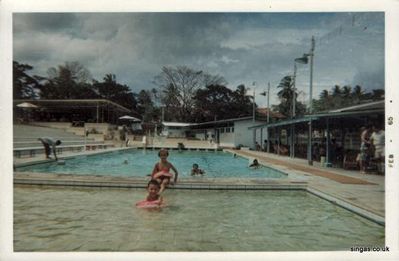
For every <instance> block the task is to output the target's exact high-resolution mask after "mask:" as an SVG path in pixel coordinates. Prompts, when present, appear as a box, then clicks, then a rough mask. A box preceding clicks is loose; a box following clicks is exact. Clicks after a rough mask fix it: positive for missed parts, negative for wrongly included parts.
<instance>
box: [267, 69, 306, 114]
mask: <svg viewBox="0 0 399 261" xmlns="http://www.w3.org/2000/svg"><path fill="white" fill-rule="evenodd" d="M293 84H294V79H293V77H292V76H289V75H288V76H285V77H283V78H282V79H281V81H280V83H279V85H278V86H277V88H280V89H281V90H280V91H279V92H278V93H277V95H278V97H279V99H280V104H278V105H277V106H274V107H273V108H274V110H278V111H279V112H280V113H282V114H283V115H285V116H287V117H291V116H292V115H293V98H294V97H295V115H301V114H303V113H304V112H305V110H306V109H305V108H306V107H305V105H304V104H302V103H301V102H299V101H297V97H298V93H297V92H295V91H294V88H293ZM294 95H295V96H294Z"/></svg>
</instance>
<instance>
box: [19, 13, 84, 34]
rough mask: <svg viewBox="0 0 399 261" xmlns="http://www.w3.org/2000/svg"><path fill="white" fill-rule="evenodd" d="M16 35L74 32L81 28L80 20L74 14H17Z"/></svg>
mask: <svg viewBox="0 0 399 261" xmlns="http://www.w3.org/2000/svg"><path fill="white" fill-rule="evenodd" d="M13 25H14V26H13V31H14V33H19V32H26V31H36V32H59V31H62V30H68V31H71V32H72V31H73V29H74V28H75V27H76V26H79V19H77V17H76V14H73V13H15V14H14V15H13Z"/></svg>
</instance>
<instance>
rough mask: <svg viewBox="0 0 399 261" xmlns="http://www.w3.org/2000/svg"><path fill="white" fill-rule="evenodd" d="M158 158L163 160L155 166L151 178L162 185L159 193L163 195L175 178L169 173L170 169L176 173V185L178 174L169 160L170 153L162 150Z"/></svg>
mask: <svg viewBox="0 0 399 261" xmlns="http://www.w3.org/2000/svg"><path fill="white" fill-rule="evenodd" d="M158 156H159V157H160V158H161V160H160V161H159V162H157V163H156V164H155V166H154V169H153V171H152V174H151V177H152V178H153V179H155V180H156V181H158V182H159V184H161V189H160V190H159V193H162V192H163V191H164V190H165V188H166V186H167V185H168V184H169V182H170V179H171V178H172V177H173V174H171V173H170V172H169V171H170V169H172V170H173V171H174V173H175V177H174V183H176V182H177V176H178V173H177V170H176V168H175V167H174V166H173V165H172V163H170V162H169V161H168V160H167V158H168V156H169V152H168V151H167V150H166V149H161V150H160V151H159V153H158Z"/></svg>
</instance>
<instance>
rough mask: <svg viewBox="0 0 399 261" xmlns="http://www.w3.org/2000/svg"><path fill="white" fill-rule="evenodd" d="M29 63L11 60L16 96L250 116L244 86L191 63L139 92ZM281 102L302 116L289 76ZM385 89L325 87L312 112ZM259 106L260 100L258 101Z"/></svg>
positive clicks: (202, 115) (72, 66)
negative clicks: (38, 71) (42, 70)
mask: <svg viewBox="0 0 399 261" xmlns="http://www.w3.org/2000/svg"><path fill="white" fill-rule="evenodd" d="M32 69H33V67H32V66H31V65H29V64H21V63H19V62H17V61H14V62H13V95H14V99H107V100H110V101H113V102H116V103H118V104H120V105H122V106H124V107H126V108H128V109H130V110H133V111H135V112H137V113H138V114H139V115H137V116H141V117H142V119H143V120H144V121H145V122H151V121H160V120H161V118H162V117H163V120H165V121H178V122H206V121H213V120H222V119H229V118H238V117H244V116H250V115H252V109H253V107H252V106H253V103H252V99H251V97H250V96H248V95H247V94H246V92H247V88H246V87H245V85H244V84H241V85H239V86H237V87H236V89H235V90H232V89H230V88H228V87H227V81H226V80H225V79H224V78H223V77H222V76H220V75H212V74H210V73H207V72H204V71H197V70H194V69H192V68H189V67H187V66H175V67H173V66H164V67H162V68H161V71H160V73H159V74H158V75H156V76H155V77H154V78H153V84H154V85H155V86H156V88H152V89H150V90H140V91H139V92H138V93H135V92H133V91H132V89H131V88H130V87H129V86H128V85H125V84H120V83H118V82H117V79H116V76H115V74H112V73H109V74H106V75H105V76H104V77H103V79H102V80H101V81H98V80H96V79H93V77H92V76H91V73H90V71H89V70H88V69H86V68H85V67H84V66H83V65H81V64H80V63H79V62H65V63H64V64H62V65H58V66H57V67H52V68H49V69H48V71H47V76H38V75H33V76H31V75H30V74H29V71H31V70H32ZM277 88H279V89H280V91H279V92H278V98H279V101H280V103H279V104H278V105H273V106H272V109H273V110H274V111H278V112H280V113H282V114H283V115H285V116H286V117H290V116H291V115H292V113H293V109H294V108H293V101H294V100H295V114H296V115H298V116H299V115H302V114H304V113H305V112H306V106H305V105H304V104H302V103H301V102H299V101H297V96H298V94H297V92H296V90H295V89H294V86H293V78H292V76H285V77H283V78H282V80H281V82H280V83H279V85H278V86H277ZM383 95H384V90H373V92H372V93H366V92H364V91H363V90H362V88H361V87H360V86H356V87H355V88H354V89H353V90H352V89H351V87H350V86H344V87H342V88H341V87H340V86H338V85H336V86H334V87H333V89H332V90H331V91H327V90H323V91H322V93H321V94H320V97H319V99H315V100H313V108H314V111H315V112H317V111H325V110H330V109H336V108H340V107H345V106H348V105H351V104H354V103H355V104H356V103H360V102H362V101H365V100H370V99H371V100H376V99H383ZM255 106H256V104H255Z"/></svg>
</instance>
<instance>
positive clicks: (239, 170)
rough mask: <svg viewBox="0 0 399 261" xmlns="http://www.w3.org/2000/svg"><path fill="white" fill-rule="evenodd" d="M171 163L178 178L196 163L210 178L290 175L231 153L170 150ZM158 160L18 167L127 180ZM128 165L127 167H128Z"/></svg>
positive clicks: (115, 155)
mask: <svg viewBox="0 0 399 261" xmlns="http://www.w3.org/2000/svg"><path fill="white" fill-rule="evenodd" d="M169 153H170V155H169V158H168V160H169V161H170V162H171V163H172V164H173V165H174V166H175V167H176V168H177V170H178V171H179V178H187V177H191V175H190V173H191V168H192V165H193V164H194V163H197V164H198V165H199V166H200V168H201V169H203V170H205V172H206V174H205V177H209V178H230V177H243V178H246V177H247V178H284V177H286V176H287V175H286V174H284V173H283V172H280V171H278V170H275V169H272V168H268V167H265V166H264V167H262V168H258V169H250V168H248V159H245V158H242V157H233V155H232V154H230V153H226V152H222V151H215V152H208V151H181V152H179V151H170V152H169ZM157 161H159V157H158V151H152V150H137V149H131V150H123V151H118V152H111V153H102V154H97V155H92V156H78V157H75V158H72V159H67V160H66V164H65V165H57V163H56V162H52V163H45V164H37V165H31V166H26V167H19V168H17V170H18V171H32V172H43V173H66V174H79V175H82V174H83V175H84V174H88V175H110V176H124V177H145V176H146V175H148V174H150V173H151V172H152V169H153V168H154V164H155V163H156V162H157ZM125 162H127V164H125Z"/></svg>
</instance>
